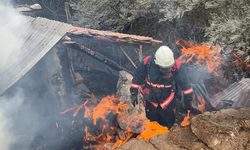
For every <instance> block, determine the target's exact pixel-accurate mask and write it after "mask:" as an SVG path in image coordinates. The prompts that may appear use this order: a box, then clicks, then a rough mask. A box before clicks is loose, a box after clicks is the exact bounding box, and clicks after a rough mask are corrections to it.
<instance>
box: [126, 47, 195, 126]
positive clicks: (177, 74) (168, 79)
mask: <svg viewBox="0 0 250 150" xmlns="http://www.w3.org/2000/svg"><path fill="white" fill-rule="evenodd" d="M176 83H177V84H178V85H179V87H180V88H181V90H182V91H183V94H184V106H185V109H186V110H190V109H191V107H192V97H193V89H192V87H191V84H190V83H189V82H188V79H187V75H186V74H185V71H184V68H183V66H182V65H181V63H180V62H179V61H178V60H175V59H174V55H173V52H172V50H171V49H170V48H169V47H167V46H161V47H160V48H159V49H158V50H157V51H156V53H155V54H154V55H152V56H147V57H146V58H144V60H143V61H142V62H140V64H139V65H138V67H137V69H136V70H135V72H134V75H133V79H132V84H131V88H130V92H131V102H132V104H133V105H134V106H135V105H136V104H137V103H138V100H137V95H138V89H140V91H141V93H142V94H143V100H144V101H145V104H146V106H145V111H146V117H147V118H148V119H149V120H150V121H157V122H158V123H159V124H160V125H162V126H166V127H168V128H171V127H172V126H173V124H174V123H175V110H176V98H175V85H176Z"/></svg>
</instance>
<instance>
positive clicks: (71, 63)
mask: <svg viewBox="0 0 250 150" xmlns="http://www.w3.org/2000/svg"><path fill="white" fill-rule="evenodd" d="M67 54H68V59H69V71H70V75H71V78H72V81H73V84H76V77H75V69H74V66H73V62H72V57H71V53H70V50H69V49H68V48H67Z"/></svg>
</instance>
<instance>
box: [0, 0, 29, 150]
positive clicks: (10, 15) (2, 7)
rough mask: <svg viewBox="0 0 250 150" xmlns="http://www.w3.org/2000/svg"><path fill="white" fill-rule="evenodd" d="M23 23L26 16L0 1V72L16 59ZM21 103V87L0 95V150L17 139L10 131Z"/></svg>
mask: <svg viewBox="0 0 250 150" xmlns="http://www.w3.org/2000/svg"><path fill="white" fill-rule="evenodd" d="M23 24H27V20H26V18H25V17H24V16H22V15H20V14H19V13H18V12H17V11H15V9H14V8H13V7H12V6H11V4H10V2H9V1H8V0H6V1H4V2H3V1H0V74H1V72H3V71H4V70H6V69H8V65H11V64H13V63H15V62H16V61H17V60H18V55H19V53H20V47H21V46H22V44H23V42H24V41H23V40H21V33H24V32H25V30H26V28H24V27H23ZM20 31H22V32H20ZM18 33H20V34H18ZM22 103H23V94H22V90H21V89H19V90H18V91H17V92H16V94H15V95H14V96H11V97H8V96H1V97H0V149H1V150H10V146H11V144H13V143H14V142H16V140H17V137H16V136H14V134H13V133H12V132H10V131H11V128H12V126H13V120H12V119H13V118H12V116H14V114H16V113H18V110H19V107H20V106H21V105H22Z"/></svg>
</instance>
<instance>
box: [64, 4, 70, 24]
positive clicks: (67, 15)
mask: <svg viewBox="0 0 250 150" xmlns="http://www.w3.org/2000/svg"><path fill="white" fill-rule="evenodd" d="M64 7H65V12H66V17H67V23H69V24H71V15H70V12H69V2H65V3H64Z"/></svg>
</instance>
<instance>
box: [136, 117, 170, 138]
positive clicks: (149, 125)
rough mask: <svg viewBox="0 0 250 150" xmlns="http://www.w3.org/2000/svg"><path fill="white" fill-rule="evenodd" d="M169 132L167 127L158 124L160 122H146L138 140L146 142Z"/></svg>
mask: <svg viewBox="0 0 250 150" xmlns="http://www.w3.org/2000/svg"><path fill="white" fill-rule="evenodd" d="M167 132H168V128H167V127H163V126H161V125H159V124H158V122H155V121H154V122H150V121H149V120H147V121H145V122H144V123H143V127H142V133H141V134H140V135H138V136H137V137H136V138H137V139H142V138H144V139H145V140H149V139H150V138H151V137H153V136H155V135H158V134H164V133H167Z"/></svg>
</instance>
